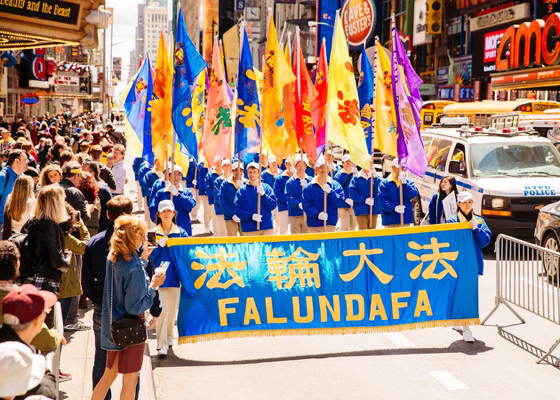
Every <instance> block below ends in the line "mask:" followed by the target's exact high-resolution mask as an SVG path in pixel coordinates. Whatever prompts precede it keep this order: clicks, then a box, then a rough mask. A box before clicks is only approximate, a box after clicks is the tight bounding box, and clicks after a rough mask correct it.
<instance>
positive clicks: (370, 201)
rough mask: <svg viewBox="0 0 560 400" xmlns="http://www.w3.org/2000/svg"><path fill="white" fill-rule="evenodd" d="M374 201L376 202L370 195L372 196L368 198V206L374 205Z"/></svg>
mask: <svg viewBox="0 0 560 400" xmlns="http://www.w3.org/2000/svg"><path fill="white" fill-rule="evenodd" d="M373 203H374V201H373V197H370V198H368V199H366V204H367V205H368V206H372V207H373Z"/></svg>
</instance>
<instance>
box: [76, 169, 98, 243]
mask: <svg viewBox="0 0 560 400" xmlns="http://www.w3.org/2000/svg"><path fill="white" fill-rule="evenodd" d="M78 189H80V192H82V193H83V195H84V198H85V199H86V202H87V204H93V205H94V206H95V207H93V210H92V211H91V215H90V219H89V221H88V223H87V224H86V226H87V228H88V230H89V233H90V235H92V236H93V235H97V233H98V232H99V220H100V218H101V199H100V198H99V187H98V186H97V181H96V180H95V177H94V176H93V175H92V174H90V173H89V172H84V173H83V178H82V180H81V181H80V184H79V185H78Z"/></svg>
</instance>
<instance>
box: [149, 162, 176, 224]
mask: <svg viewBox="0 0 560 400" xmlns="http://www.w3.org/2000/svg"><path fill="white" fill-rule="evenodd" d="M170 173H171V163H170V162H166V163H165V164H164V167H163V175H162V176H160V178H159V179H158V180H156V181H155V182H154V184H153V185H152V187H151V189H150V197H148V204H149V205H150V207H151V206H152V203H153V202H154V198H155V197H156V194H157V192H159V191H160V190H161V189H164V188H165V185H167V184H168V183H169V179H170V177H169V174H170ZM181 180H182V177H181ZM152 221H155V219H154V218H153V217H152Z"/></svg>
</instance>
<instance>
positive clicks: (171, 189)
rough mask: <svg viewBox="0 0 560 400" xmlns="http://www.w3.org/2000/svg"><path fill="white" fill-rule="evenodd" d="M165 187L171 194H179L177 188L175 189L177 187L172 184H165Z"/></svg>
mask: <svg viewBox="0 0 560 400" xmlns="http://www.w3.org/2000/svg"><path fill="white" fill-rule="evenodd" d="M166 189H167V191H168V192H170V193H171V194H172V195H173V196H177V195H178V194H179V190H177V188H176V187H175V186H174V185H167V187H166Z"/></svg>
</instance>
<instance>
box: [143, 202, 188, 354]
mask: <svg viewBox="0 0 560 400" xmlns="http://www.w3.org/2000/svg"><path fill="white" fill-rule="evenodd" d="M176 219H177V212H176V211H175V206H174V205H173V202H172V201H171V200H163V201H161V202H160V203H159V205H158V212H157V226H156V239H157V241H158V246H157V247H156V248H155V249H154V251H153V252H152V254H151V255H150V258H151V260H152V262H153V264H154V266H155V267H156V268H158V267H160V266H161V263H162V262H168V263H169V266H168V267H167V271H166V273H165V282H163V285H161V286H160V287H159V290H158V292H159V300H160V302H161V307H162V310H161V314H160V315H159V318H158V320H157V322H156V340H157V345H156V349H157V352H158V356H159V357H165V356H166V355H167V350H168V349H169V347H171V346H173V327H174V326H175V320H176V319H177V310H178V309H179V298H180V295H181V283H180V282H181V281H180V276H179V270H178V266H177V263H176V260H175V259H174V257H173V256H172V255H171V251H170V250H169V247H167V239H170V238H185V237H188V236H189V235H188V234H187V232H186V231H185V230H184V229H182V228H179V227H178V226H177V225H176V223H175V221H176Z"/></svg>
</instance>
